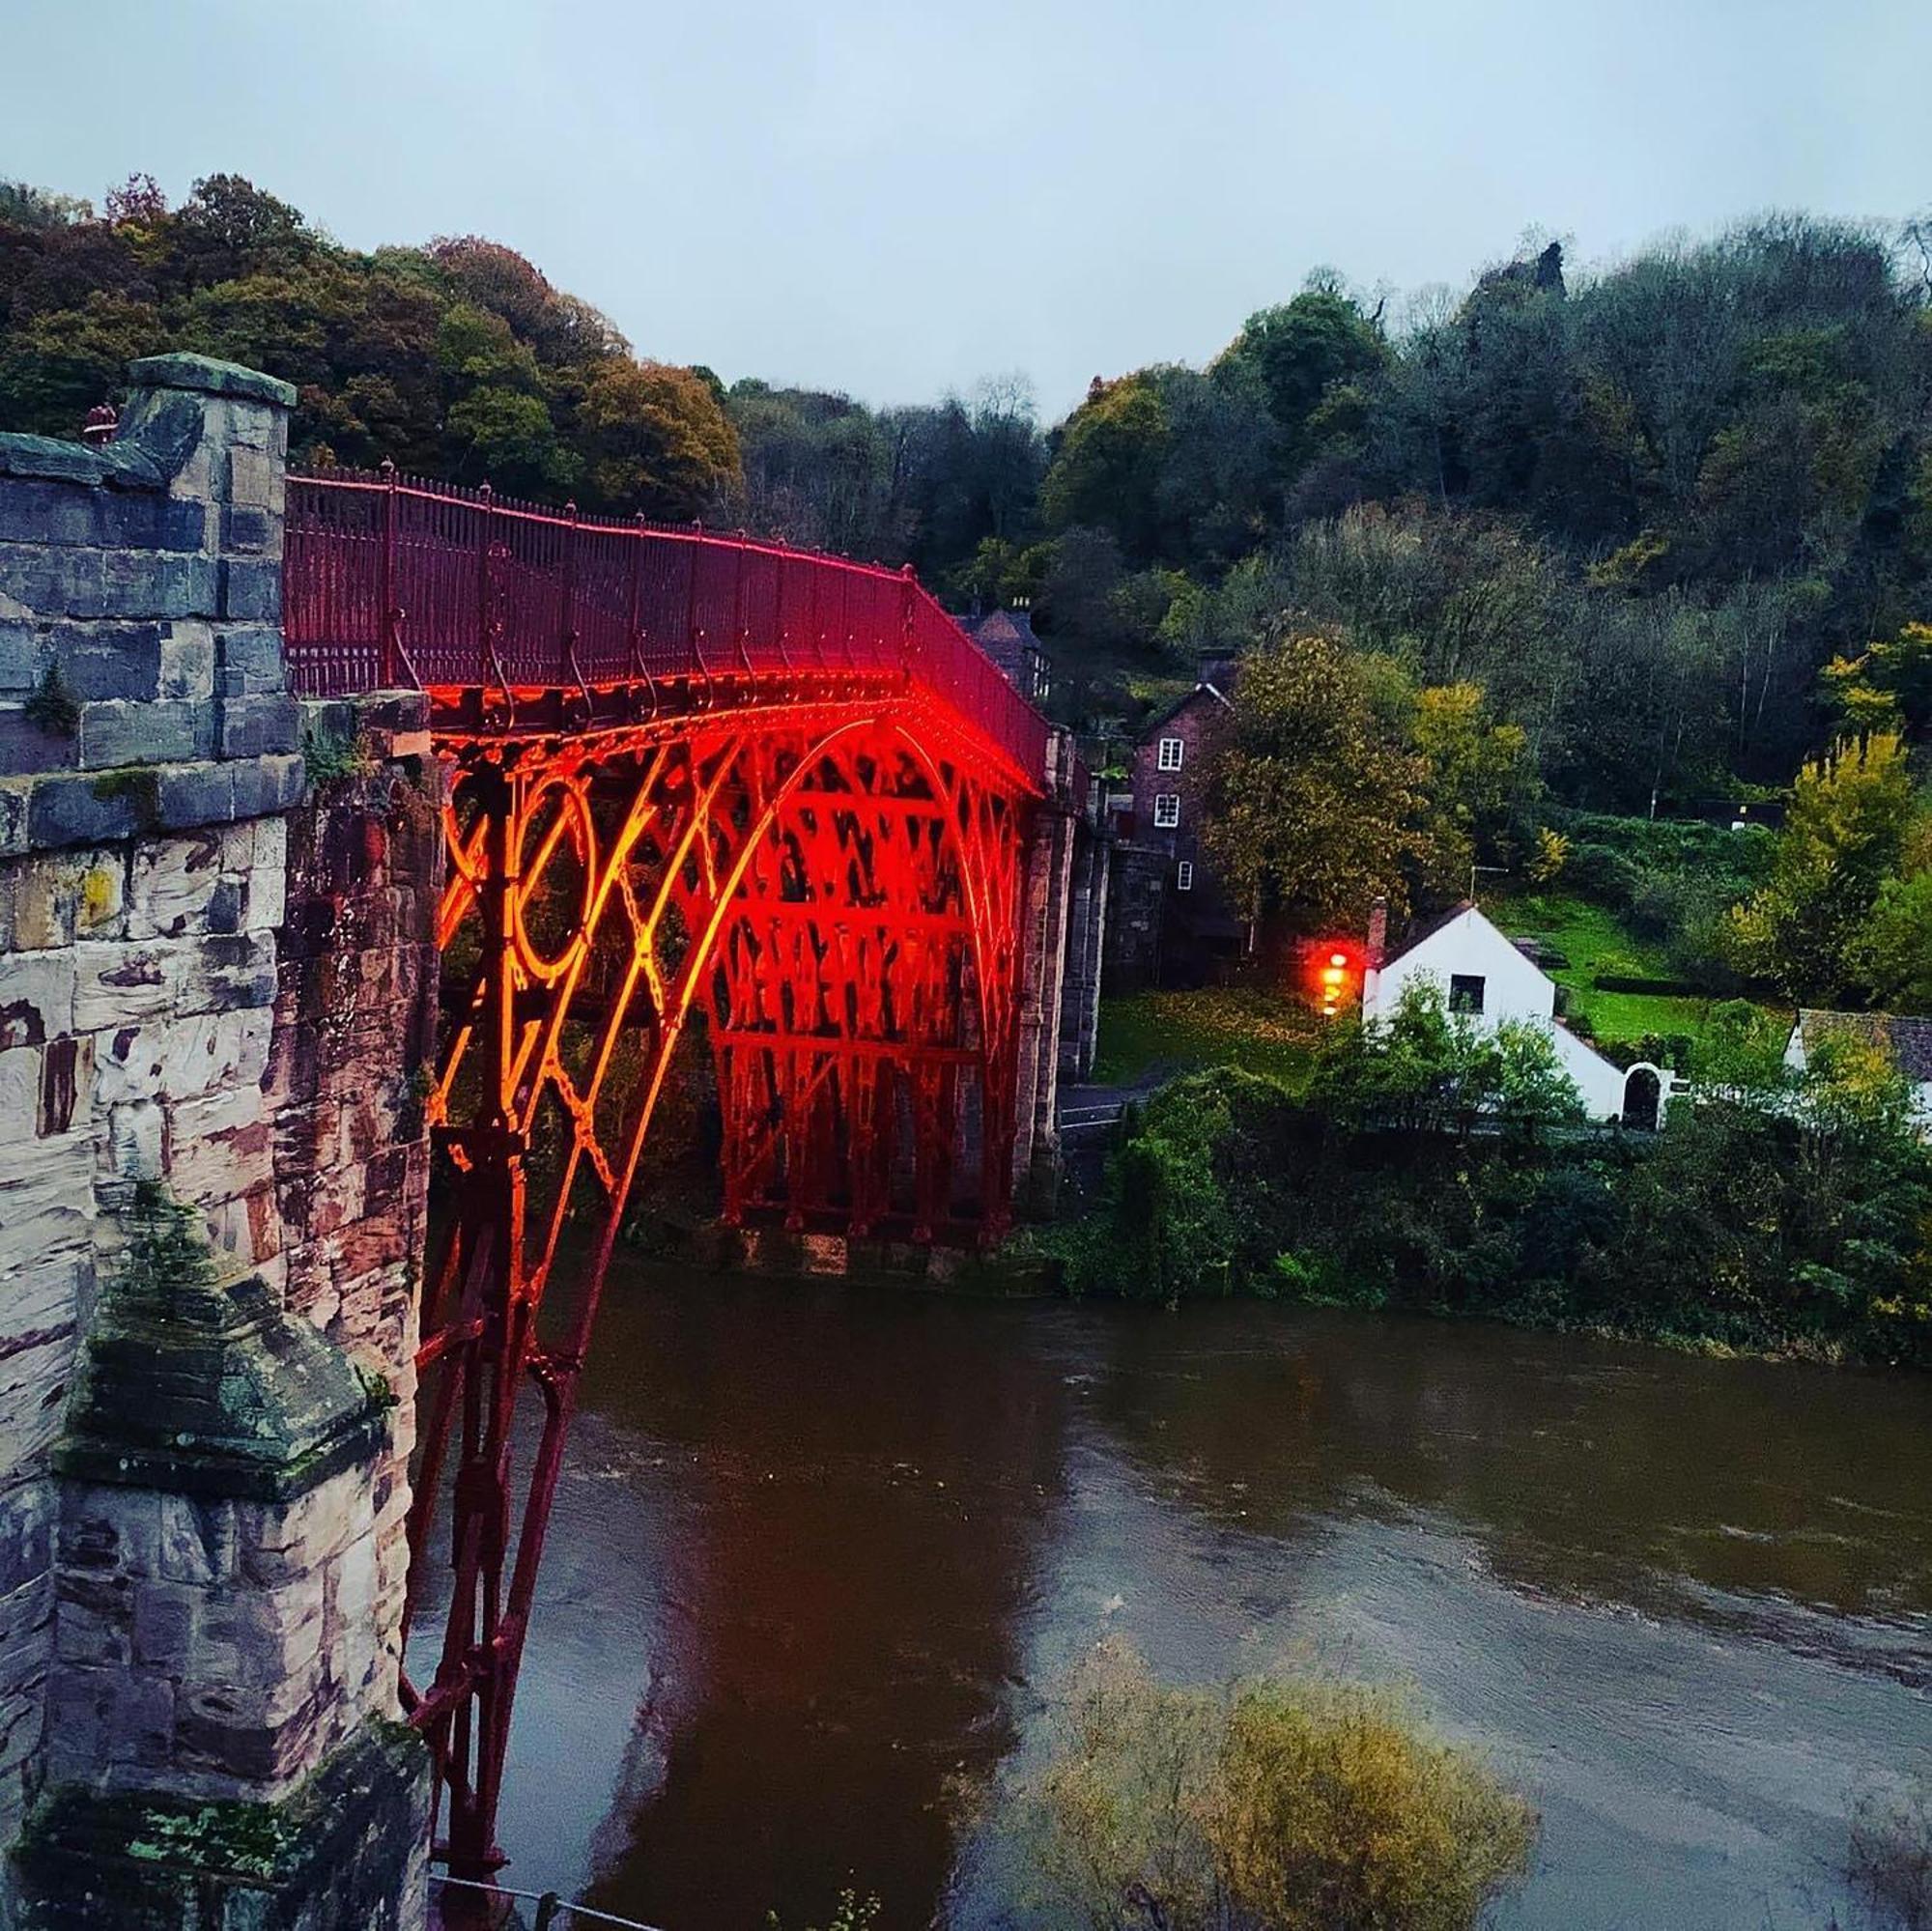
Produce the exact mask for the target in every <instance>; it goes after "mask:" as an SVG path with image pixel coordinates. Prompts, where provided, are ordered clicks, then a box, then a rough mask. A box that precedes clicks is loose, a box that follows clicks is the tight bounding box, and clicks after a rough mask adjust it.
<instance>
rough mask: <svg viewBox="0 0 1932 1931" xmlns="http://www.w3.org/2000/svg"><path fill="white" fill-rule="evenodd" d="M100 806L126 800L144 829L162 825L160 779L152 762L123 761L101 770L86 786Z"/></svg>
mask: <svg viewBox="0 0 1932 1931" xmlns="http://www.w3.org/2000/svg"><path fill="white" fill-rule="evenodd" d="M89 788H90V789H91V790H92V791H93V793H94V795H95V796H96V797H97V798H99V800H100V802H101V803H102V804H103V805H111V804H114V803H116V802H121V803H125V804H126V805H128V807H129V808H130V809H132V811H133V813H134V819H135V822H136V823H137V824H138V825H139V827H140V828H141V830H142V831H144V832H157V831H159V830H160V828H161V778H160V773H159V772H158V771H157V770H156V768H155V767H154V766H153V765H152V764H124V765H122V766H120V767H119V768H118V769H117V770H114V771H103V772H102V773H101V774H100V776H99V778H97V779H96V780H95V781H94V782H93V784H92V785H91V786H90V787H89Z"/></svg>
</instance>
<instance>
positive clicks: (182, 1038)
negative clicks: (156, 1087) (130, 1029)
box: [159, 1006, 274, 1105]
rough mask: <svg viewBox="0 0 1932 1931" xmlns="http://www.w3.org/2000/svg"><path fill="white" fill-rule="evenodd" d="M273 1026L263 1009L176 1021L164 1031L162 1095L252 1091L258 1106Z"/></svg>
mask: <svg viewBox="0 0 1932 1931" xmlns="http://www.w3.org/2000/svg"><path fill="white" fill-rule="evenodd" d="M273 1028H274V1013H273V1011H272V1010H271V1009H270V1008H269V1007H267V1006H256V1007H247V1008H241V1010H239V1011H233V1012H204V1013H197V1014H194V1015H193V1016H191V1017H186V1018H183V1019H180V1020H178V1021H177V1022H176V1023H175V1024H174V1025H173V1026H171V1027H169V1028H168V1029H167V1031H166V1034H165V1035H164V1037H163V1042H162V1046H161V1051H160V1060H159V1065H160V1073H159V1078H160V1090H161V1092H162V1093H163V1094H164V1095H165V1096H166V1097H167V1098H169V1099H188V1098H192V1097H196V1096H198V1095H200V1094H204V1093H214V1092H217V1091H221V1090H225V1089H229V1088H240V1089H242V1090H244V1091H248V1090H252V1091H253V1092H254V1093H255V1094H256V1095H257V1098H256V1100H255V1102H254V1103H255V1104H256V1105H259V1103H260V1101H259V1093H260V1089H261V1084H262V1075H263V1073H264V1072H265V1071H266V1070H267V1069H268V1064H269V1037H270V1033H271V1032H272V1031H273Z"/></svg>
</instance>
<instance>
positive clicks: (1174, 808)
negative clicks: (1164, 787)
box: [1153, 791, 1180, 832]
mask: <svg viewBox="0 0 1932 1931" xmlns="http://www.w3.org/2000/svg"><path fill="white" fill-rule="evenodd" d="M1179 823H1180V793H1179V791H1163V792H1161V793H1159V794H1158V795H1157V796H1156V797H1155V799H1154V801H1153V828H1154V830H1155V831H1157V832H1171V831H1173V830H1174V828H1175V827H1176V826H1177V825H1178V824H1179Z"/></svg>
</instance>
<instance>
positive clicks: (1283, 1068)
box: [1094, 986, 1322, 1088]
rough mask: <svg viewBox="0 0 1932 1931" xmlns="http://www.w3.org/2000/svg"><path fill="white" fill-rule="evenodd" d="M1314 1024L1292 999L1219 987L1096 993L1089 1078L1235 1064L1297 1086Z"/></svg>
mask: <svg viewBox="0 0 1932 1931" xmlns="http://www.w3.org/2000/svg"><path fill="white" fill-rule="evenodd" d="M1321 1024H1322V1022H1321V1019H1320V1018H1319V1017H1318V1016H1317V1014H1315V1013H1314V1012H1313V1011H1311V1010H1310V1009H1309V1008H1307V1007H1306V1006H1304V1005H1302V1004H1301V1002H1300V1001H1299V1000H1293V999H1283V998H1280V997H1279V996H1277V995H1276V994H1274V993H1270V992H1256V991H1247V990H1240V991H1236V990H1232V989H1229V988H1226V987H1220V986H1205V987H1203V988H1202V989H1201V990H1200V991H1198V992H1137V993H1134V994H1132V995H1131V996H1130V997H1127V998H1123V999H1103V1000H1102V1001H1101V1002H1100V1041H1099V1047H1098V1051H1097V1052H1096V1054H1095V1057H1094V1079H1095V1081H1097V1082H1098V1083H1100V1084H1101V1085H1108V1086H1111V1085H1117V1084H1125V1083H1126V1082H1127V1081H1129V1080H1134V1079H1138V1078H1139V1077H1140V1075H1141V1074H1142V1073H1144V1072H1147V1071H1149V1070H1150V1069H1151V1068H1152V1067H1155V1066H1161V1067H1171V1068H1173V1069H1174V1070H1175V1071H1177V1072H1179V1071H1183V1070H1186V1069H1187V1068H1189V1067H1193V1066H1239V1067H1240V1068H1241V1069H1242V1070H1243V1071H1244V1072H1251V1073H1264V1074H1266V1075H1267V1076H1268V1077H1269V1078H1271V1079H1278V1080H1281V1081H1282V1082H1283V1083H1284V1084H1286V1085H1288V1086H1290V1087H1292V1088H1298V1087H1299V1086H1300V1085H1301V1083H1302V1081H1303V1080H1304V1079H1306V1077H1307V1075H1308V1066H1309V1062H1310V1059H1311V1057H1312V1050H1313V1045H1314V1042H1315V1040H1316V1039H1317V1038H1318V1037H1319V1036H1320V1034H1321Z"/></svg>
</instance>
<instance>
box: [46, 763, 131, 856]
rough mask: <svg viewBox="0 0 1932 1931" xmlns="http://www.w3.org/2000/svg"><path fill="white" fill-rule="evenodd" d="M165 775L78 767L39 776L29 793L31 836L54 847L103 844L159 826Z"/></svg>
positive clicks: (49, 846)
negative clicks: (160, 778) (161, 783)
mask: <svg viewBox="0 0 1932 1931" xmlns="http://www.w3.org/2000/svg"><path fill="white" fill-rule="evenodd" d="M159 791H160V781H159V779H158V777H157V776H156V774H155V773H153V772H133V773H122V772H74V773H71V774H70V773H62V774H59V775H57V776H53V777H47V778H39V779H36V780H35V781H34V782H33V785H32V787H31V788H30V790H29V791H28V793H27V803H26V839H25V842H26V843H27V844H29V845H35V846H39V847H41V848H42V849H49V848H52V847H56V846H60V845H80V844H89V845H102V844H109V843H112V842H113V841H115V840H116V839H119V838H130V837H132V836H133V835H134V834H135V833H136V832H141V831H152V830H153V829H154V828H155V824H156V813H157V800H158V797H159Z"/></svg>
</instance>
